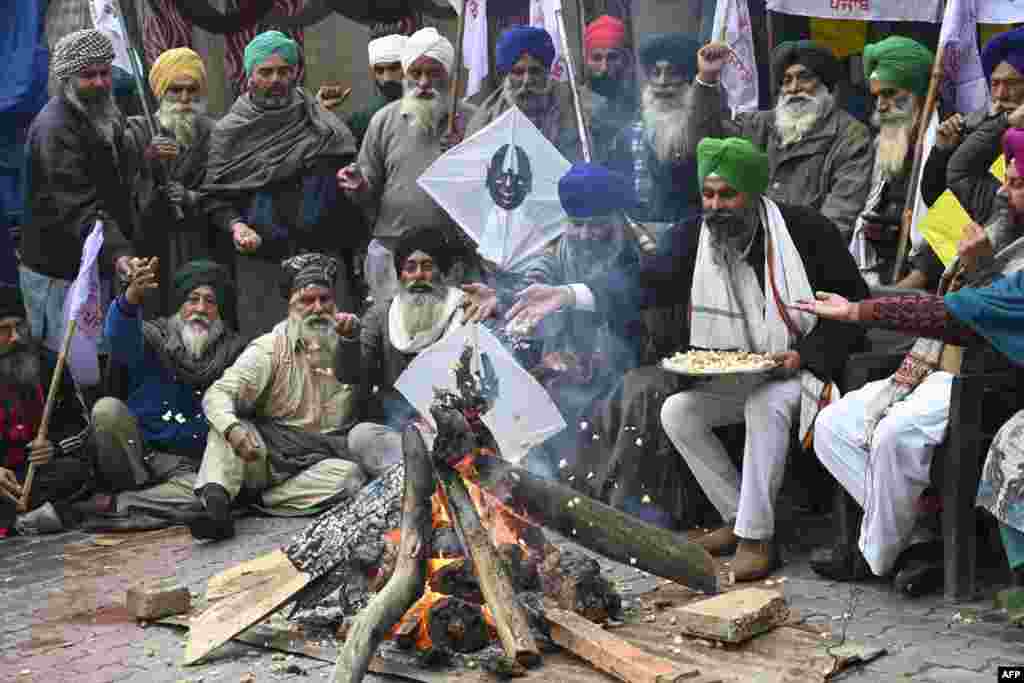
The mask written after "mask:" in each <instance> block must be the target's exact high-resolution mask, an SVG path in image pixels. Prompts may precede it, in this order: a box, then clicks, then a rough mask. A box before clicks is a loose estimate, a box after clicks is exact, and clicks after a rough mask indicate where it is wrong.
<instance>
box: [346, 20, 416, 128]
mask: <svg viewBox="0 0 1024 683" xmlns="http://www.w3.org/2000/svg"><path fill="white" fill-rule="evenodd" d="M407 41H408V38H406V37H405V36H403V35H399V34H397V33H395V34H392V35H390V36H382V37H380V38H375V39H373V40H371V41H370V43H369V44H368V45H367V46H366V52H367V55H368V57H369V61H370V78H372V79H373V89H374V93H375V94H374V96H373V99H371V100H370V103H369V104H368V105H367V106H366V108H365V109H363V110H361V111H357V112H356V113H354V114H352V115H351V116H350V117H349V118H348V127H349V128H351V129H352V134H353V135H355V136H356V144H357V145H359V146H361V145H362V144H363V136H364V135H366V129H367V128H368V127H369V126H370V121H371V120H372V119H373V115H374V114H376V113H377V112H378V111H380V110H381V109H383V108H384V107H386V106H387V105H389V104H391V103H392V102H394V101H395V100H397V99H399V98H400V97H402V78H403V71H402V51H403V50H405V43H406V42H407Z"/></svg>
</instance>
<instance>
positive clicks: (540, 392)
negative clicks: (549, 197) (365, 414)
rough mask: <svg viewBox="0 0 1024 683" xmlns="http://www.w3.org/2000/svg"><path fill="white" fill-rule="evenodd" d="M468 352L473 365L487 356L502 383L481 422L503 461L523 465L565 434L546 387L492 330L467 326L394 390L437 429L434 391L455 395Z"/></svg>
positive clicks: (424, 356) (415, 363)
mask: <svg viewBox="0 0 1024 683" xmlns="http://www.w3.org/2000/svg"><path fill="white" fill-rule="evenodd" d="M466 346H472V347H473V348H474V356H473V358H474V364H475V366H476V368H479V367H480V364H481V363H480V356H481V355H482V354H486V355H487V357H488V359H489V360H490V362H491V365H492V367H493V368H494V373H495V375H496V376H497V379H498V394H497V398H496V399H495V401H494V405H493V406H492V407H491V409H490V410H489V411H487V412H486V413H484V414H483V415H482V416H481V417H480V420H481V422H483V423H484V424H485V425H487V428H488V429H490V430H491V434H493V435H494V439H495V441H497V442H498V448H499V449H500V450H501V457H502V458H504V459H505V460H508V461H509V462H513V463H518V462H519V461H520V460H522V459H523V457H524V456H525V455H526V453H527V452H528V451H529V450H530V449H531V448H533V447H534V446H537V445H540V444H542V443H544V442H545V441H547V440H548V439H549V438H551V437H552V436H554V435H555V434H557V433H558V432H560V431H562V430H563V429H565V420H564V419H563V418H562V414H561V413H560V412H558V408H557V407H556V406H555V403H554V401H552V400H551V397H550V396H549V395H548V392H547V391H545V390H544V387H542V386H541V385H540V383H539V382H537V380H535V379H534V378H533V377H532V376H531V375H530V373H528V372H526V370H524V369H523V367H522V366H521V365H519V363H517V362H516V359H515V358H514V357H513V356H512V354H511V353H509V352H508V351H507V350H506V349H505V347H504V346H502V345H501V342H499V341H498V339H497V338H496V337H495V336H494V335H493V334H491V333H490V332H489V331H488V330H487V328H485V327H483V326H480V325H477V324H473V325H465V326H463V327H462V328H461V329H460V330H458V331H456V332H453V333H452V334H451V335H449V336H448V337H446V338H445V339H443V340H442V341H440V342H438V343H436V344H434V345H433V346H430V347H428V348H427V349H425V350H424V351H422V352H420V353H419V354H418V355H417V356H416V357H415V358H414V359H413V360H412V362H411V363H409V367H407V368H406V369H405V372H403V373H402V374H401V376H399V378H398V381H397V382H395V388H396V389H398V391H400V392H401V393H402V395H403V396H405V399H406V400H407V401H408V402H409V403H410V404H412V406H413V407H415V408H416V410H418V411H419V413H420V415H422V416H423V417H424V418H425V419H426V420H427V421H429V422H430V425H431V426H432V427H434V428H435V429H436V425H435V424H434V419H433V417H431V415H430V404H431V402H433V400H434V389H435V388H437V389H449V390H451V391H452V392H455V391H456V383H455V369H456V365H457V364H458V363H459V361H460V357H461V356H462V353H463V351H464V350H465V348H466Z"/></svg>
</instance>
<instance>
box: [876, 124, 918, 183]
mask: <svg viewBox="0 0 1024 683" xmlns="http://www.w3.org/2000/svg"><path fill="white" fill-rule="evenodd" d="M913 127H914V124H913V120H911V121H910V122H909V123H900V124H886V125H883V126H882V127H881V128H880V129H879V130H878V143H877V145H876V146H875V169H876V170H877V171H878V172H879V173H880V174H881V176H882V177H884V178H886V179H889V180H891V179H893V178H899V177H900V176H902V175H903V165H904V164H905V163H906V162H907V154H909V152H910V131H911V129H912V128H913Z"/></svg>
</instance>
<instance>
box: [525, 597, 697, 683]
mask: <svg viewBox="0 0 1024 683" xmlns="http://www.w3.org/2000/svg"><path fill="white" fill-rule="evenodd" d="M544 616H545V618H546V619H547V620H548V624H549V627H550V630H551V639H552V640H554V641H555V642H556V643H557V644H558V645H560V646H561V647H563V648H565V649H566V650H568V651H569V652H571V653H573V654H574V655H576V656H577V657H579V658H581V659H584V660H586V661H588V662H590V664H592V665H593V666H594V667H595V668H597V669H600V670H601V671H604V672H605V673H609V674H611V675H613V676H615V677H616V678H619V679H621V680H623V681H626V683H677V682H680V683H681V682H682V681H688V682H689V681H693V680H694V679H695V677H697V676H698V675H700V672H699V671H698V670H697V669H693V668H689V667H687V668H681V667H680V666H678V665H677V664H676V663H675V662H672V661H669V660H667V659H664V658H662V657H657V656H655V655H652V654H648V653H646V652H644V651H643V650H641V649H640V648H638V647H636V646H635V645H633V644H632V643H630V642H629V641H627V640H624V639H622V638H619V637H618V636H616V635H614V634H612V633H609V632H608V631H605V630H604V629H602V628H601V627H600V626H598V625H596V624H594V623H592V622H590V621H587V620H586V619H584V618H583V617H581V616H580V615H578V614H574V613H572V612H568V611H566V610H562V609H554V608H548V609H545V610H544ZM702 683H703V681H702Z"/></svg>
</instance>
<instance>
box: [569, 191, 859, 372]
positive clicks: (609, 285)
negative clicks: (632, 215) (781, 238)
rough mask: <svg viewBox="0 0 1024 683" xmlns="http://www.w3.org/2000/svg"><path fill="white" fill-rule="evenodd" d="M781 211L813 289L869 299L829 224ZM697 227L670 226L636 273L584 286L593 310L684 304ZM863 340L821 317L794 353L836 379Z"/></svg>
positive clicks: (758, 261) (617, 313) (850, 328)
mask: <svg viewBox="0 0 1024 683" xmlns="http://www.w3.org/2000/svg"><path fill="white" fill-rule="evenodd" d="M779 209H780V211H781V212H782V217H783V218H784V219H785V221H786V226H787V227H788V228H789V233H790V235H791V236H792V238H793V243H794V244H795V245H796V249H797V251H798V252H799V253H800V255H801V257H803V260H804V267H805V268H806V270H807V279H808V280H810V283H811V288H812V289H814V291H827V292H834V293H836V294H841V295H842V296H844V297H846V298H847V299H850V300H852V301H858V300H861V299H865V298H867V297H868V287H867V285H866V284H865V283H864V279H863V278H862V277H861V275H860V272H859V271H858V270H857V264H856V263H855V262H854V260H853V257H852V256H851V255H850V252H849V250H848V249H847V247H846V243H845V242H844V240H843V238H842V236H841V235H840V234H839V230H838V229H837V228H836V227H835V225H834V224H833V223H832V221H830V220H829V219H827V218H825V217H824V216H823V215H821V214H820V213H818V212H817V211H814V210H813V209H808V208H805V207H797V206H787V205H785V204H780V205H779ZM700 226H701V221H700V219H694V220H692V221H689V222H687V223H682V224H680V225H677V226H675V227H673V228H672V230H671V231H670V232H668V233H666V235H665V237H666V238H667V239H664V240H662V242H661V244H660V245H659V249H658V251H657V252H656V253H655V254H653V255H650V256H645V257H643V260H642V261H641V264H640V268H639V269H638V270H634V271H628V270H619V271H615V272H612V273H609V274H607V275H605V276H603V277H600V278H595V279H594V280H592V281H588V282H587V283H586V285H587V286H588V287H589V288H590V290H591V292H593V294H594V300H595V305H596V307H597V310H598V311H600V312H602V313H604V314H605V315H608V316H609V317H610V319H612V320H616V321H625V320H628V319H629V318H630V317H631V315H632V314H633V313H634V312H635V311H636V309H637V308H647V307H652V306H672V305H677V304H683V305H687V304H688V303H689V298H690V290H691V287H692V285H693V272H694V266H695V264H696V260H697V243H698V241H697V238H698V236H699V234H700ZM758 235H759V237H758V238H757V239H756V241H755V244H754V246H753V248H752V249H751V250H750V255H749V256H748V260H749V261H750V263H751V266H752V267H753V268H754V271H755V272H756V273H757V274H758V277H759V278H760V279H761V281H762V283H763V282H764V273H763V271H764V241H763V236H762V235H763V232H759V233H758ZM687 337H688V335H687ZM864 338H865V330H864V329H863V328H861V327H859V326H857V325H851V324H849V323H841V322H836V321H834V320H825V319H823V318H822V319H820V320H819V321H818V324H817V326H816V327H815V328H814V330H813V331H812V332H811V333H810V334H809V335H807V336H806V337H804V338H803V339H801V340H800V341H799V342H798V343H797V345H796V347H795V350H796V351H799V352H800V357H801V359H802V361H803V365H804V367H805V368H807V369H808V370H810V371H811V372H812V373H814V374H815V375H816V376H818V377H819V378H821V379H830V380H839V379H840V378H841V377H842V370H843V367H844V366H845V364H846V359H847V357H848V356H849V355H850V354H851V353H853V352H856V351H860V350H862V349H863V347H864Z"/></svg>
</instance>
